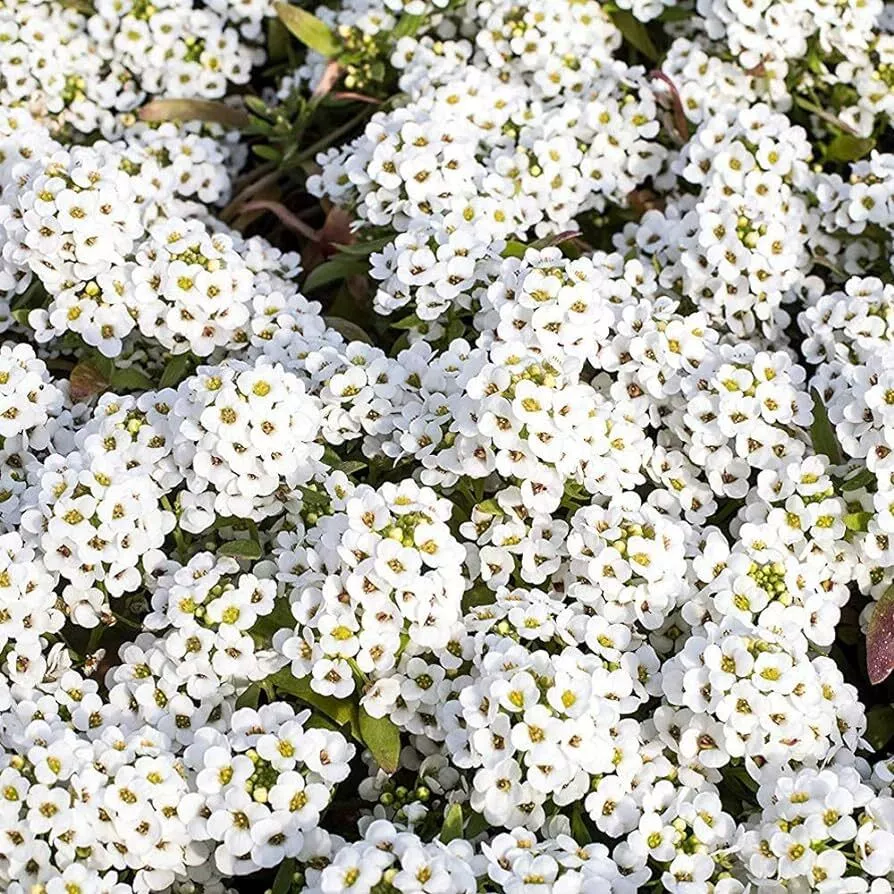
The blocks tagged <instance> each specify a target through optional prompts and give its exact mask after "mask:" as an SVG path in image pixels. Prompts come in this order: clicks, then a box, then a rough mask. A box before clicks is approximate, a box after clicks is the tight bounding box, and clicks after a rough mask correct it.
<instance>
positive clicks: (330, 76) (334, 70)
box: [313, 59, 344, 99]
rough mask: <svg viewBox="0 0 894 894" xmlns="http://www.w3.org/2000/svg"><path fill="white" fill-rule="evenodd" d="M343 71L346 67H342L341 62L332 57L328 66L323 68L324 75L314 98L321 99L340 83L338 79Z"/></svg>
mask: <svg viewBox="0 0 894 894" xmlns="http://www.w3.org/2000/svg"><path fill="white" fill-rule="evenodd" d="M343 73H344V68H342V66H341V64H340V63H339V62H338V61H337V60H335V59H330V60H329V62H328V63H327V65H326V68H325V69H324V70H323V77H321V78H320V83H319V84H317V86H316V89H315V90H314V94H313V95H314V99H320V98H321V97H323V96H325V95H326V94H327V93H329V91H330V90H332V88H333V87H334V86H335V85H336V84H337V83H338V80H339V78H340V77H341V76H342V74H343Z"/></svg>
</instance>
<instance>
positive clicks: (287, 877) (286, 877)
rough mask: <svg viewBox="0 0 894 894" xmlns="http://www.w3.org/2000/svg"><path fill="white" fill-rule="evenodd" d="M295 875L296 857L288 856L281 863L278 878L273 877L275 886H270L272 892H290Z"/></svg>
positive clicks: (284, 893) (281, 893)
mask: <svg viewBox="0 0 894 894" xmlns="http://www.w3.org/2000/svg"><path fill="white" fill-rule="evenodd" d="M294 875H295V858H294V857H287V858H286V859H285V860H283V861H282V863H280V864H279V869H278V870H277V872H276V878H275V879H273V886H272V887H271V888H270V894H288V892H289V891H290V890H291V888H292V876H294Z"/></svg>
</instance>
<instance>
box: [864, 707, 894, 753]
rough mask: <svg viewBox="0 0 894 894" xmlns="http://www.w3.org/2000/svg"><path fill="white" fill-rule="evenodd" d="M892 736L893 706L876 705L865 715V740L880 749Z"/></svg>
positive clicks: (893, 726)
mask: <svg viewBox="0 0 894 894" xmlns="http://www.w3.org/2000/svg"><path fill="white" fill-rule="evenodd" d="M892 738H894V706H891V705H876V706H875V707H874V708H870V709H869V713H868V714H867V715H866V741H867V742H869V744H870V745H871V746H872V747H873V748H874V749H875V750H876V751H881V750H882V749H883V748H884V747H885V746H886V745H887V744H888V742H890V741H891V739H892Z"/></svg>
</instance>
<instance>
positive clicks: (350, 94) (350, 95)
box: [332, 90, 382, 106]
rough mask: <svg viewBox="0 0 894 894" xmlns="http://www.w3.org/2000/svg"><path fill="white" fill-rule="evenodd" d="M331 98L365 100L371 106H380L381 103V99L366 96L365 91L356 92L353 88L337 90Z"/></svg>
mask: <svg viewBox="0 0 894 894" xmlns="http://www.w3.org/2000/svg"><path fill="white" fill-rule="evenodd" d="M332 98H333V99H344V100H349V99H350V100H353V101H354V102H365V103H368V104H369V105H371V106H380V105H381V104H382V100H381V99H376V97H375V96H367V95H366V94H365V93H357V92H355V91H354V90H339V92H338V93H333V94H332Z"/></svg>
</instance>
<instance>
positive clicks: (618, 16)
mask: <svg viewBox="0 0 894 894" xmlns="http://www.w3.org/2000/svg"><path fill="white" fill-rule="evenodd" d="M609 16H610V17H611V20H612V21H613V22H614V23H615V27H616V28H617V29H618V30H619V31H620V32H621V36H622V37H623V38H624V40H626V41H627V43H629V44H630V46H632V47H633V48H634V49H635V50H638V51H639V52H640V53H642V54H643V55H644V56H645V57H646V58H647V59H648V60H649V61H650V62H657V61H658V58H659V56H660V55H661V53H659V52H658V48H657V47H656V46H655V44H654V43H653V42H652V38H651V37H650V36H649V32H648V31H647V30H646V26H645V25H644V24H643V23H642V22H641V21H640V20H639V19H638V18H636V17H635V16H634V15H633V13H630V12H628V11H627V10H626V9H616V10H614V11H613V12H611V13H609Z"/></svg>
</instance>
